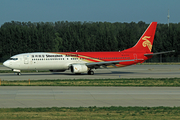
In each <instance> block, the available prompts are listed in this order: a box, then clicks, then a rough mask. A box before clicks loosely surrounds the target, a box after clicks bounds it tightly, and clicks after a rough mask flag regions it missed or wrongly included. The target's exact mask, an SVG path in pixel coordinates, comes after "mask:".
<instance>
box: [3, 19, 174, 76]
mask: <svg viewBox="0 0 180 120" xmlns="http://www.w3.org/2000/svg"><path fill="white" fill-rule="evenodd" d="M156 26H157V22H152V23H151V24H150V25H149V26H148V28H147V29H146V31H145V32H144V34H143V35H142V36H141V38H140V39H139V41H138V42H137V43H136V45H134V46H133V47H132V48H129V49H126V50H123V51H113V52H35V53H23V54H18V55H14V56H12V57H11V58H10V59H8V60H7V61H5V62H4V63H3V65H4V66H6V67H8V68H10V69H12V71H14V72H17V75H21V70H50V71H51V72H63V71H66V70H71V72H72V73H75V74H81V73H85V72H87V74H89V75H93V74H94V70H95V69H98V68H108V67H115V68H118V67H125V66H129V65H133V64H137V63H143V62H144V61H146V60H148V59H150V58H152V56H153V55H156V54H163V53H168V52H172V51H167V52H159V53H153V52H151V50H152V45H153V41H154V35H155V31H156Z"/></svg>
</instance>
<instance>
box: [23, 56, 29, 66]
mask: <svg viewBox="0 0 180 120" xmlns="http://www.w3.org/2000/svg"><path fill="white" fill-rule="evenodd" d="M23 57H24V64H29V55H24V56H23Z"/></svg>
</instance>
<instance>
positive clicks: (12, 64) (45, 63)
mask: <svg viewBox="0 0 180 120" xmlns="http://www.w3.org/2000/svg"><path fill="white" fill-rule="evenodd" d="M76 63H80V64H81V63H86V62H85V61H82V60H80V59H79V58H77V57H70V56H66V55H60V54H55V53H45V52H37V53H24V54H18V55H15V56H12V57H11V58H10V59H9V60H7V61H5V62H4V63H3V65H4V66H6V67H8V68H11V69H17V70H68V69H69V66H70V65H71V64H76Z"/></svg>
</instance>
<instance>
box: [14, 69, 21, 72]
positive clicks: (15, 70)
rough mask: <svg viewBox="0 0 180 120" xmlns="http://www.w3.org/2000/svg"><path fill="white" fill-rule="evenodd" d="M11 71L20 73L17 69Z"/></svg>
mask: <svg viewBox="0 0 180 120" xmlns="http://www.w3.org/2000/svg"><path fill="white" fill-rule="evenodd" d="M12 71H14V72H18V73H20V72H21V70H17V69H12Z"/></svg>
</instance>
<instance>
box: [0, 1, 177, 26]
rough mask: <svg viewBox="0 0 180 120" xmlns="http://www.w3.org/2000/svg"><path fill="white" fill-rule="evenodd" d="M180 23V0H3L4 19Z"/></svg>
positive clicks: (1, 12) (1, 19)
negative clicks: (168, 17) (168, 16)
mask: <svg viewBox="0 0 180 120" xmlns="http://www.w3.org/2000/svg"><path fill="white" fill-rule="evenodd" d="M168 9H169V13H170V19H169V21H170V23H179V22H180V14H179V12H180V0H0V16H1V17H0V25H2V24H4V23H5V22H11V21H19V22H28V21H30V22H57V21H81V22H85V21H86V22H105V21H106V22H111V23H114V22H122V23H123V22H127V23H130V22H136V23H137V22H139V21H143V22H145V23H148V24H149V23H150V22H152V21H157V22H158V23H164V24H166V23H167V21H168V20H167V15H168Z"/></svg>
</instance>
